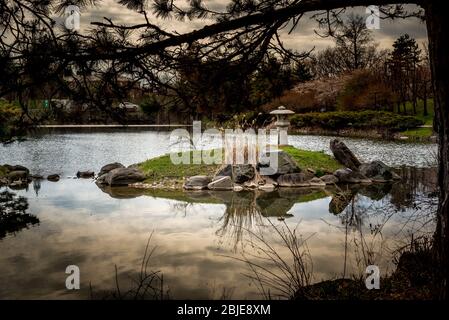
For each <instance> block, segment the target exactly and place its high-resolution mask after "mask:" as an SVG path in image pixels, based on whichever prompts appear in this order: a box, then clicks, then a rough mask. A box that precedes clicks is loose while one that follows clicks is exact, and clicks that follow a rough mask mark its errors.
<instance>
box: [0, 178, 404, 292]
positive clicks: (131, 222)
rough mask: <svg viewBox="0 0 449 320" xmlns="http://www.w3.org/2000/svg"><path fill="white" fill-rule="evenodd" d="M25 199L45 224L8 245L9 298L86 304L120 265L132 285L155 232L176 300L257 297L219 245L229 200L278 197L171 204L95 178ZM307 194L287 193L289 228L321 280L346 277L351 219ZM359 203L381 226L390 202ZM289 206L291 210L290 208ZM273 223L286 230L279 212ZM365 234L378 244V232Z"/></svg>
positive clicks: (393, 224) (46, 186) (110, 283)
mask: <svg viewBox="0 0 449 320" xmlns="http://www.w3.org/2000/svg"><path fill="white" fill-rule="evenodd" d="M19 193H20V194H22V195H26V196H27V197H29V202H30V206H31V208H30V211H31V212H32V213H33V214H35V215H36V216H37V217H38V218H39V219H40V220H41V225H40V226H39V227H34V228H31V229H29V230H25V231H23V232H20V233H18V234H17V235H16V236H15V237H7V238H5V239H4V240H3V241H0V251H1V252H2V255H1V256H0V283H2V286H1V287H0V297H2V298H4V297H8V298H19V297H20V298H27V297H28V298H51V297H53V298H54V297H63V298H77V297H78V298H79V297H82V298H87V297H88V296H89V293H88V289H87V288H88V284H89V281H91V282H92V285H93V287H94V289H96V290H100V289H113V288H114V287H115V283H114V265H117V267H118V269H119V277H120V279H123V281H122V282H123V285H124V286H125V285H126V283H127V280H126V275H132V274H134V273H135V272H137V271H138V270H139V267H140V263H141V259H142V257H143V253H144V249H145V244H146V241H147V239H148V236H149V235H150V233H151V232H152V231H153V230H154V231H155V233H154V238H153V240H152V245H156V246H157V249H156V252H155V254H154V256H153V258H152V259H151V261H150V268H154V269H156V270H161V271H162V272H163V274H164V282H165V284H166V285H167V286H168V288H169V289H170V292H171V295H172V297H173V298H194V297H195V298H208V297H209V295H210V294H211V287H215V288H223V287H226V288H232V287H237V288H238V290H236V291H235V292H234V296H233V298H251V297H253V298H257V297H258V296H257V295H255V291H256V290H255V288H254V287H252V286H249V280H248V279H247V278H245V277H244V276H243V275H242V273H243V272H246V271H247V269H246V267H245V265H244V264H243V263H241V262H238V261H235V260H233V259H229V258H226V257H222V256H219V255H220V254H222V255H233V254H234V253H233V249H234V248H233V246H232V244H229V243H226V242H222V241H221V240H220V237H219V236H217V230H219V229H220V228H221V227H222V223H223V215H224V214H225V213H226V210H227V208H228V207H227V206H228V205H229V204H228V203H227V202H226V201H231V202H232V203H234V204H235V203H239V204H245V203H247V204H253V205H254V204H256V205H258V206H261V205H262V206H263V205H267V208H268V207H269V204H270V201H271V200H270V199H271V198H270V197H268V198H266V197H265V198H261V199H264V200H263V201H257V200H255V199H252V198H244V199H243V200H242V199H240V200H239V199H236V198H233V197H236V195H233V197H230V198H229V197H228V195H225V194H224V193H222V194H220V195H216V194H214V196H213V197H211V196H209V197H207V196H205V197H203V198H201V197H199V196H198V195H197V194H193V195H191V197H192V199H195V200H198V199H201V201H207V199H212V200H214V201H215V202H217V200H222V203H220V201H218V203H217V204H216V203H214V204H207V203H195V202H194V201H192V203H189V204H188V205H185V204H186V202H185V201H178V200H175V199H176V192H173V193H170V195H171V196H173V199H172V200H170V199H167V198H158V197H156V196H144V195H142V196H139V197H137V198H132V199H114V198H111V197H110V196H109V195H108V194H106V193H104V192H102V191H101V190H99V189H98V188H97V186H96V185H95V184H93V183H92V182H91V181H90V180H62V181H61V182H59V183H56V184H53V183H49V182H43V183H42V188H41V190H40V193H39V197H36V196H35V194H34V192H33V191H32V190H30V191H28V192H25V191H22V192H19ZM303 194H304V192H303V191H301V192H299V191H283V192H281V193H279V196H280V197H281V198H279V199H284V200H283V201H284V202H286V203H285V204H286V205H285V208H286V210H288V213H289V214H291V215H293V216H292V217H289V218H287V219H286V220H285V221H286V223H287V224H288V225H289V226H290V227H295V226H296V225H298V229H297V230H298V233H299V234H301V235H302V236H303V237H304V238H308V237H309V236H311V237H310V238H309V240H308V241H307V244H308V247H309V249H310V253H311V256H312V260H313V265H314V281H319V280H322V279H327V278H329V277H334V276H341V275H342V273H343V262H344V248H345V232H344V225H342V222H341V217H342V214H340V215H338V216H336V215H332V214H330V213H329V201H330V199H331V198H330V197H329V196H326V194H324V195H323V196H324V198H321V199H317V200H313V201H309V202H302V203H295V202H297V201H299V200H300V199H301V197H302V195H303ZM181 195H182V196H183V199H185V198H186V197H187V198H188V195H187V194H185V193H182V194H181ZM220 197H221V198H220ZM237 197H239V196H238V195H237ZM282 197H283V198H282ZM357 199H358V201H357V205H358V206H360V208H361V209H364V210H365V209H366V208H371V209H372V212H371V211H370V212H368V220H369V221H368V220H367V221H364V225H365V227H366V223H367V222H368V223H374V222H375V221H376V220H377V219H382V218H383V216H382V214H383V211H382V210H383V209H385V205H389V204H390V202H389V201H388V197H385V198H383V199H381V200H378V201H374V202H373V201H372V200H370V199H369V198H367V197H365V196H360V195H359V196H358V197H357ZM254 200H255V201H254ZM290 201H291V205H288V204H289V203H290ZM223 203H226V205H227V206H225V205H224V204H223ZM263 208H264V207H262V209H263ZM283 208H284V207H283ZM259 209H260V208H259ZM236 212H237V213H238V214H242V215H244V214H245V212H246V211H245V208H239V210H237V211H236ZM270 213H272V214H274V213H275V212H274V211H273V212H272V211H270ZM281 214H285V213H281ZM407 215H408V213H407V212H401V214H399V215H394V216H393V217H392V218H391V219H390V220H389V221H388V224H387V225H386V226H385V227H384V229H383V231H382V235H383V237H384V238H383V239H384V240H385V241H384V242H389V243H390V245H391V246H393V245H394V240H395V239H394V236H395V233H397V230H398V226H399V225H400V224H401V223H403V219H406V218H407ZM270 219H271V221H273V222H274V223H278V221H277V216H276V215H274V216H272V218H270ZM235 221H244V219H240V220H235ZM298 223H299V224H298ZM262 230H263V232H265V233H266V235H267V237H268V238H270V237H271V238H270V239H271V240H272V243H273V245H274V246H276V247H277V250H278V252H279V254H280V255H282V256H285V257H288V256H289V254H288V252H287V249H286V248H285V247H282V246H279V241H277V240H276V239H275V238H273V233H272V231H270V229H269V228H262ZM364 232H366V230H365V229H364ZM350 236H351V237H350V241H351V243H350V246H349V248H348V252H349V254H351V252H352V251H354V250H355V248H354V247H353V241H354V239H357V237H358V234H357V232H351V233H350ZM366 237H367V241H371V239H370V237H371V235H370V234H369V233H367V234H366ZM382 244H385V243H382ZM382 263H384V264H385V266H391V261H386V259H384V260H383V262H382ZM69 264H77V265H78V266H79V267H80V269H81V282H82V288H83V290H81V292H70V293H68V292H67V291H65V289H64V281H65V277H66V275H65V274H64V270H65V267H66V266H67V265H69ZM357 268H358V266H357V264H356V263H354V257H352V256H350V259H349V261H348V266H347V270H348V271H347V274H350V271H351V270H353V271H354V272H356V271H357V270H358V269H357ZM218 290H219V289H218Z"/></svg>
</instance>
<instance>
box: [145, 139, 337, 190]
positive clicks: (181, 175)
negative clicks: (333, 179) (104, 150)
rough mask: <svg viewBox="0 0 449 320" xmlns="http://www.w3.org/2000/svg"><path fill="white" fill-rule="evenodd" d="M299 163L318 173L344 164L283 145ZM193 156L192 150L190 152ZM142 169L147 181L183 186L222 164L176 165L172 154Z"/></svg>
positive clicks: (150, 161)
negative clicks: (187, 178) (190, 178)
mask: <svg viewBox="0 0 449 320" xmlns="http://www.w3.org/2000/svg"><path fill="white" fill-rule="evenodd" d="M281 149H282V150H283V151H285V152H286V153H288V154H289V155H290V156H291V157H292V158H293V159H294V160H295V161H296V163H297V164H298V166H299V167H300V168H301V169H309V168H310V169H312V170H314V171H315V172H316V173H317V175H322V174H324V173H326V172H334V171H335V170H337V169H339V168H341V167H342V166H341V165H340V164H339V163H338V162H337V160H335V159H334V158H333V157H331V156H329V155H327V154H325V153H324V152H322V151H306V150H300V149H297V148H295V147H292V146H285V147H281ZM189 153H190V154H189V156H190V157H192V151H190V152H189ZM138 167H139V169H140V170H142V171H143V172H144V174H145V175H146V176H147V179H146V180H145V183H147V184H155V185H156V184H157V185H161V184H162V185H163V186H166V187H179V188H181V187H182V183H183V182H184V179H185V178H186V177H191V176H196V175H207V176H213V175H214V174H215V172H216V171H217V170H218V169H219V168H220V167H221V165H216V164H213V165H207V164H180V165H175V164H173V163H172V161H171V159H170V155H168V154H167V155H163V156H160V157H157V158H153V159H149V160H147V161H144V162H142V163H140V164H138Z"/></svg>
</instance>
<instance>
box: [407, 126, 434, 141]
mask: <svg viewBox="0 0 449 320" xmlns="http://www.w3.org/2000/svg"><path fill="white" fill-rule="evenodd" d="M401 135H403V136H406V137H409V138H416V139H424V138H429V137H431V136H432V135H433V130H432V128H417V129H413V130H407V131H403V132H401Z"/></svg>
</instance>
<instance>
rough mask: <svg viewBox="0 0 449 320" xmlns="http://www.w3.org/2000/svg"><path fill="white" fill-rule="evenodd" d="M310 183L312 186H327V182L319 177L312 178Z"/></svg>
mask: <svg viewBox="0 0 449 320" xmlns="http://www.w3.org/2000/svg"><path fill="white" fill-rule="evenodd" d="M309 183H310V186H311V187H325V186H326V183H325V182H324V181H323V180H321V179H320V178H317V177H314V178H312V179H310V180H309Z"/></svg>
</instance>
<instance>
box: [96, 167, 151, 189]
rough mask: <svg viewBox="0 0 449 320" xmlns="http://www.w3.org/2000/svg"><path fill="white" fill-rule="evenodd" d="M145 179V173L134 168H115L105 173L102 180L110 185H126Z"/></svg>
mask: <svg viewBox="0 0 449 320" xmlns="http://www.w3.org/2000/svg"><path fill="white" fill-rule="evenodd" d="M143 180H145V175H144V174H143V173H142V172H141V171H140V170H138V169H135V168H117V169H113V170H111V171H110V172H109V173H108V174H106V176H105V178H104V179H102V180H101V181H104V182H105V183H106V184H108V185H110V186H127V185H129V184H132V183H136V182H141V181H143Z"/></svg>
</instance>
